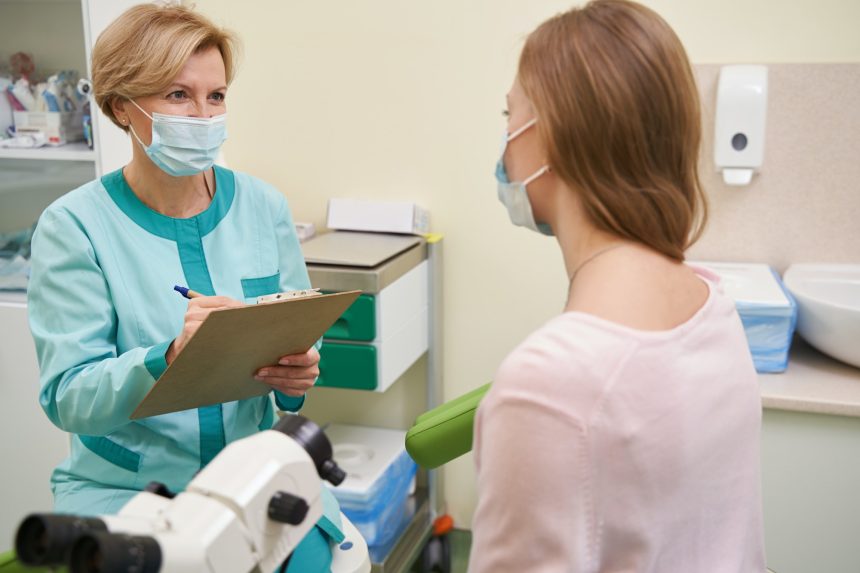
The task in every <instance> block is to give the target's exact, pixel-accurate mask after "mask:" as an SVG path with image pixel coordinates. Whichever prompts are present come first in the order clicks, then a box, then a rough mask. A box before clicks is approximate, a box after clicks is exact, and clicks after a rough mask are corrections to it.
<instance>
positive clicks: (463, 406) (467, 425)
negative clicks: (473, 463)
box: [406, 384, 490, 469]
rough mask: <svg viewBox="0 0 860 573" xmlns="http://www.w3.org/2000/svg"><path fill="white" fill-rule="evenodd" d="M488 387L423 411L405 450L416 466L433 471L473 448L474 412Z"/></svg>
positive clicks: (408, 435) (410, 434)
mask: <svg viewBox="0 0 860 573" xmlns="http://www.w3.org/2000/svg"><path fill="white" fill-rule="evenodd" d="M489 389H490V384H485V385H483V386H481V387H480V388H476V389H475V390H472V391H471V392H469V393H468V394H464V395H463V396H460V397H459V398H455V399H454V400H451V401H450V402H446V403H444V404H442V405H441V406H438V407H436V408H433V409H432V410H430V411H428V412H425V413H423V414H421V415H420V416H418V417H417V418H416V419H415V424H413V426H412V428H410V429H409V431H408V432H407V433H406V451H407V452H409V455H410V456H412V459H413V460H415V463H417V464H418V465H419V466H421V467H422V468H425V469H433V468H436V467H439V466H441V465H443V464H446V463H448V462H450V461H451V460H453V459H454V458H457V457H460V456H462V455H463V454H465V453H466V452H468V451H469V450H471V449H472V434H473V427H474V424H475V412H476V411H477V409H478V405H479V404H480V403H481V400H482V399H483V398H484V394H486V393H487V391H488V390H489Z"/></svg>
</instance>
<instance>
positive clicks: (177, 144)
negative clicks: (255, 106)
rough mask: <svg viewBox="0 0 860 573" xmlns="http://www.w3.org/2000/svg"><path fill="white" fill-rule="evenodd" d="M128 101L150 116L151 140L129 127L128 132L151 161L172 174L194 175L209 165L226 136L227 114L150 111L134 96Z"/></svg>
mask: <svg viewBox="0 0 860 573" xmlns="http://www.w3.org/2000/svg"><path fill="white" fill-rule="evenodd" d="M129 101H131V103H133V104H134V105H135V107H137V109H139V110H140V111H142V112H143V113H144V114H145V115H146V117H148V118H149V119H151V120H152V141H151V142H150V144H149V146H146V145H144V144H143V142H142V141H141V140H140V137H138V136H137V133H135V131H134V128H133V127H131V126H130V125H129V127H130V128H131V134H132V135H133V136H134V138H135V139H136V140H137V142H138V143H139V144H140V146H141V147H142V148H143V150H144V151H145V152H146V155H147V157H149V158H150V159H151V160H152V162H153V163H155V164H156V165H158V166H159V167H160V168H161V169H162V170H163V171H164V172H165V173H167V174H169V175H173V176H174V177H183V176H186V175H194V174H195V173H200V172H201V171H205V170H207V169H209V168H210V167H212V165H213V164H214V163H215V158H216V157H217V156H218V151H219V150H220V149H221V144H223V143H224V140H226V139H227V114H222V115H218V116H215V117H209V118H205V117H187V116H184V115H166V114H162V113H153V114H152V115H149V114H148V113H146V111H144V109H143V108H142V107H140V106H139V105H137V103H136V102H134V101H133V100H129Z"/></svg>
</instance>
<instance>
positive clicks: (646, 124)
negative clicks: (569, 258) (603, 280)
mask: <svg viewBox="0 0 860 573" xmlns="http://www.w3.org/2000/svg"><path fill="white" fill-rule="evenodd" d="M518 77H519V81H520V84H521V85H522V87H523V90H524V91H525V93H526V95H527V97H528V98H529V100H530V101H531V103H532V105H533V106H534V108H535V111H536V112H537V117H538V123H537V126H536V127H538V131H539V133H540V137H541V140H542V142H543V144H544V148H545V149H546V152H547V160H548V163H549V165H550V167H551V168H552V170H553V171H554V172H555V174H556V175H557V176H559V177H560V178H561V179H562V180H563V181H564V182H565V184H566V185H567V186H568V187H569V188H570V189H571V190H572V191H573V192H575V193H577V194H578V195H579V197H580V199H581V201H582V204H583V206H584V209H585V212H586V214H587V216H588V217H589V218H590V219H591V221H592V222H593V223H594V224H595V225H596V226H597V227H598V228H599V229H601V230H604V231H608V232H610V233H613V234H614V235H617V236H619V237H622V238H625V239H629V240H633V241H637V242H639V243H642V244H645V245H647V246H649V247H651V248H653V249H655V250H657V251H659V252H661V253H663V254H665V255H667V256H669V257H671V258H673V259H676V260H678V261H683V260H684V251H685V249H686V248H687V247H688V246H689V245H691V244H692V243H694V242H695V241H696V240H697V239H698V238H699V236H700V235H701V233H702V231H703V229H704V225H705V222H706V220H707V200H706V198H705V195H704V192H703V190H702V186H701V183H700V181H699V175H698V156H699V144H700V140H701V119H700V111H699V94H698V91H697V89H696V83H695V79H694V77H693V72H692V70H691V68H690V63H689V60H688V59H687V54H686V52H685V51H684V47H683V46H682V45H681V41H680V40H679V39H678V37H677V36H676V35H675V33H674V32H673V31H672V29H671V28H670V27H669V25H668V24H667V23H666V22H665V21H664V20H663V19H662V18H661V17H660V16H658V15H657V14H656V13H655V12H654V11H652V10H650V9H648V8H646V7H644V6H642V5H640V4H636V3H634V2H629V1H626V0H595V1H593V2H590V3H589V4H587V5H586V6H585V7H583V8H575V9H573V10H570V11H568V12H565V13H563V14H559V15H557V16H555V17H553V18H551V19H549V20H547V21H546V22H544V23H543V24H541V25H540V26H539V27H538V28H537V29H536V30H535V31H534V32H532V34H531V35H530V36H529V37H528V40H527V41H526V45H525V47H524V48H523V52H522V55H521V57H520V63H519V72H518Z"/></svg>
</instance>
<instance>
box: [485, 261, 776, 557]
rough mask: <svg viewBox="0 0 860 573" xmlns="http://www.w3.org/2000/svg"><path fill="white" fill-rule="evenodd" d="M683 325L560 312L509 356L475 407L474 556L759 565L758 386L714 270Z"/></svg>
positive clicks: (706, 276)
mask: <svg viewBox="0 0 860 573" xmlns="http://www.w3.org/2000/svg"><path fill="white" fill-rule="evenodd" d="M695 270H696V272H697V273H698V274H699V276H700V277H702V278H703V279H705V282H707V283H708V286H709V289H710V294H709V296H708V299H707V301H706V302H705V304H704V305H703V306H702V308H701V309H699V311H698V312H697V313H696V314H695V315H694V316H693V317H692V318H691V319H690V320H689V321H687V322H685V323H684V324H682V325H680V326H678V327H676V328H673V329H671V330H666V331H652V332H649V331H641V330H635V329H632V328H628V327H625V326H622V325H619V324H615V323H612V322H608V321H606V320H602V319H600V318H597V317H595V316H592V315H588V314H584V313H579V312H568V313H565V314H562V315H561V316H558V317H556V318H554V319H552V320H550V321H549V322H548V323H546V324H545V325H544V326H543V327H542V328H540V329H539V330H538V331H537V332H535V333H533V334H532V335H531V336H529V337H528V338H527V339H526V340H525V341H524V342H523V343H522V344H520V345H519V346H518V347H517V348H516V349H515V350H514V351H513V352H512V353H511V354H510V355H509V356H508V357H507V358H506V359H505V361H504V362H503V363H502V365H501V366H500V368H499V371H498V373H497V374H496V378H495V381H494V383H493V386H492V389H491V390H490V392H489V393H488V394H487V396H486V397H485V398H484V400H483V402H482V403H481V406H480V408H479V409H478V414H477V418H476V421H475V442H474V452H475V462H476V465H477V471H478V495H479V497H478V507H477V510H476V513H475V517H474V522H473V542H472V553H471V560H470V562H469V571H470V572H472V573H484V572H487V573H490V572H492V573H501V572H505V571H511V572H553V573H554V572H577V573H578V572H597V571H601V572H610V571H611V572H613V573H621V572H653V573H703V572H705V573H723V572H725V573H740V572H743V573H746V572H756V573H760V572H764V571H765V561H764V538H763V531H762V507H761V492H760V474H759V463H760V462H759V432H760V427H761V397H760V394H759V388H758V382H757V378H756V373H755V369H754V367H753V363H752V359H751V358H750V353H749V349H748V346H747V342H746V338H745V336H744V331H743V328H742V326H741V322H740V319H739V318H738V315H737V313H736V312H735V307H734V304H733V302H732V300H731V299H729V298H728V297H727V296H726V295H724V294H723V293H722V291H721V290H720V289H719V287H718V286H717V281H718V279H717V278H716V277H715V276H714V275H712V274H710V273H708V272H707V271H705V270H702V269H695Z"/></svg>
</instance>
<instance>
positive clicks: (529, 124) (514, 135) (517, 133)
mask: <svg viewBox="0 0 860 573" xmlns="http://www.w3.org/2000/svg"><path fill="white" fill-rule="evenodd" d="M536 123H537V118H536V117H533V118H532V119H531V120H529V121H527V122H526V124H525V125H523V126H522V127H520V128H519V129H517V130H515V131H514V132H513V133H512V134H510V135H509V136H508V138H507V142H508V143H510V142H511V141H513V140H514V139H516V138H517V137H519V136H520V135H522V134H523V133H524V132H525V131H526V130H527V129H528V128H530V127H532V126H533V125H534V124H536Z"/></svg>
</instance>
